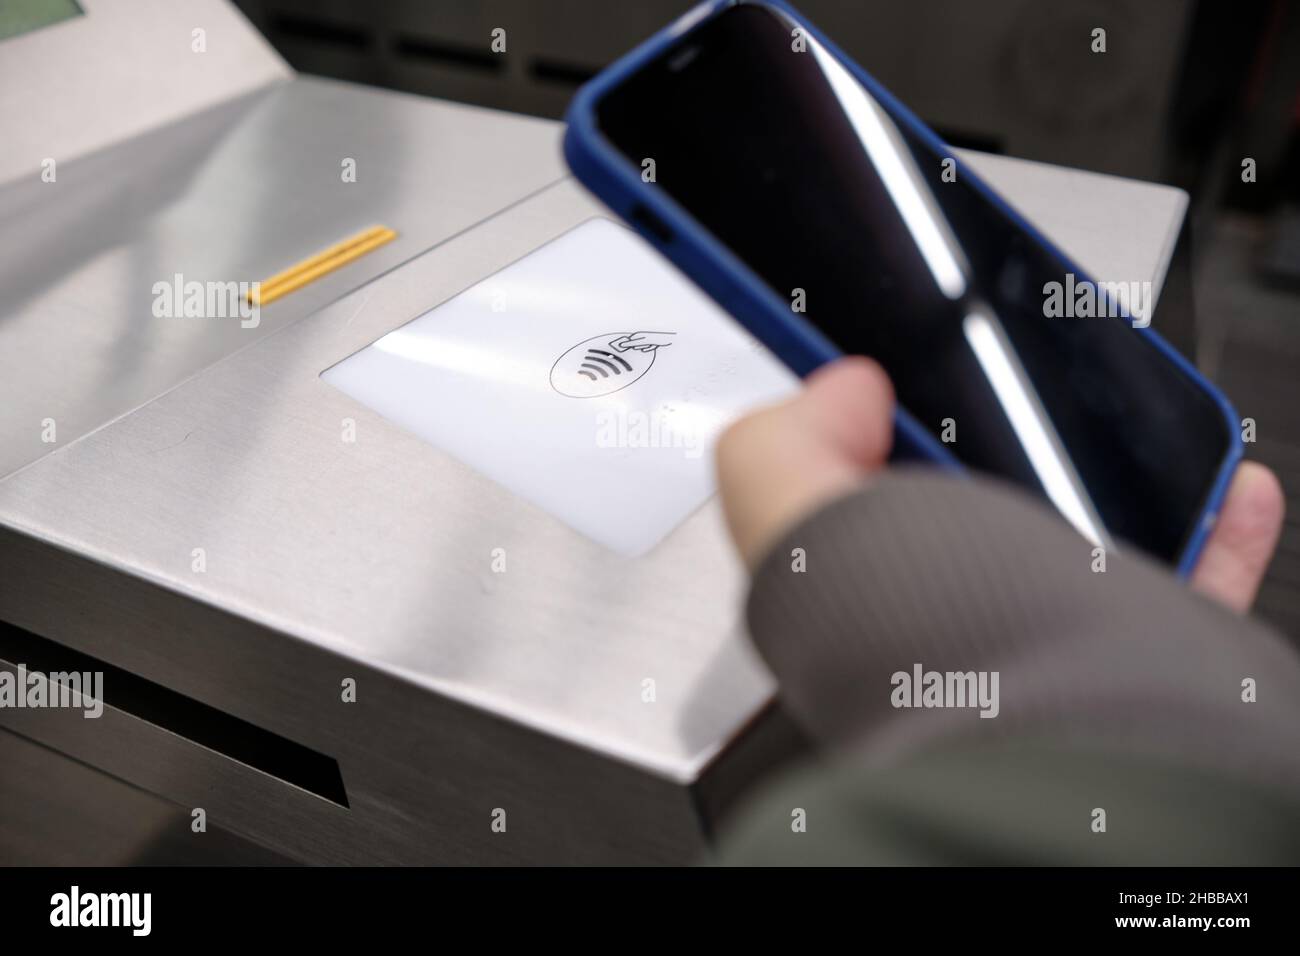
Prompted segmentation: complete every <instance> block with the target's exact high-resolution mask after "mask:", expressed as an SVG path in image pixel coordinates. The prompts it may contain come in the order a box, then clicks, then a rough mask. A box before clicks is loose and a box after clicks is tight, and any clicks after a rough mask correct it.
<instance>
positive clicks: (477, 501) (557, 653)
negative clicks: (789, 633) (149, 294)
mask: <svg viewBox="0 0 1300 956" xmlns="http://www.w3.org/2000/svg"><path fill="white" fill-rule="evenodd" d="M599 212H600V210H599V209H598V207H597V206H596V205H595V204H594V203H593V202H592V201H591V200H589V199H587V198H586V197H585V196H584V195H583V193H582V192H581V190H580V189H579V188H578V187H577V186H576V185H575V184H573V183H572V182H564V183H561V184H558V185H556V186H554V187H551V188H550V189H548V190H546V191H544V192H542V193H541V194H539V195H537V196H535V197H533V198H532V199H529V200H528V201H526V202H523V203H520V204H518V205H516V206H514V207H512V208H511V209H508V210H506V211H505V212H503V213H501V214H500V215H498V216H496V217H494V218H492V219H490V220H489V221H487V222H485V223H483V224H481V225H480V226H479V227H478V228H476V229H473V230H470V231H469V232H466V233H464V234H462V235H460V236H458V237H456V238H454V239H452V240H450V241H448V242H446V243H444V244H443V245H441V246H439V247H438V248H436V249H434V250H432V251H431V252H429V253H426V254H425V255H423V256H421V257H419V258H418V259H416V260H414V261H412V262H410V263H408V264H406V265H405V266H403V267H402V268H400V269H398V270H395V271H393V272H391V273H389V274H388V275H387V276H385V277H384V279H383V281H380V282H375V283H371V284H370V285H368V286H365V287H363V288H362V289H360V290H358V291H357V292H355V293H353V294H351V295H349V296H347V297H345V298H344V299H342V300H340V301H339V302H337V303H335V304H334V305H333V306H330V307H328V308H326V309H324V310H322V311H320V312H319V313H317V314H316V315H313V316H311V317H309V318H307V319H305V320H303V321H301V322H299V323H297V324H295V325H292V326H289V327H287V328H284V329H282V330H281V331H280V332H279V333H277V334H275V335H271V336H268V337H267V338H265V339H264V340H263V341H262V342H260V343H259V344H258V346H257V347H256V348H252V349H246V350H243V351H241V352H238V353H236V354H234V355H232V356H230V357H228V358H227V359H226V360H224V361H222V362H219V363H217V364H216V365H214V366H212V367H210V368H209V369H207V370H206V371H204V372H203V373H201V374H200V375H198V376H196V377H195V378H193V379H191V380H189V381H187V382H185V383H183V384H182V385H180V386H178V387H177V388H175V389H173V390H171V391H169V392H167V393H166V394H164V395H162V396H160V397H158V398H157V399H155V400H154V401H153V402H151V403H149V404H147V405H145V406H144V407H142V408H140V409H138V410H137V411H135V412H134V413H133V414H131V415H129V416H127V417H125V418H122V419H119V420H118V421H116V422H114V423H112V424H111V425H110V426H108V427H106V428H104V429H101V430H99V431H96V432H94V433H92V434H90V435H87V436H86V437H85V438H83V439H81V440H79V441H77V442H75V443H73V444H72V445H70V446H68V447H67V448H64V449H61V450H60V451H59V452H57V453H56V454H53V455H50V456H48V457H47V458H46V459H44V460H43V461H42V462H41V463H40V465H39V466H38V467H32V468H28V469H25V470H24V471H21V472H19V473H18V474H16V475H13V476H12V477H11V478H9V479H8V480H6V481H5V482H3V483H0V520H3V521H4V522H5V523H7V524H10V525H11V526H12V527H14V528H16V529H20V530H23V531H25V532H28V533H30V534H33V535H36V536H39V537H41V538H44V539H46V540H49V541H51V542H54V543H56V544H58V545H59V546H60V547H64V548H68V549H70V550H74V551H76V552H78V553H81V554H85V555H88V556H93V557H94V558H95V559H97V560H100V561H104V562H106V563H109V564H113V565H117V566H119V567H121V569H122V570H123V571H124V572H127V573H131V574H135V575H140V576H143V577H145V578H146V579H148V580H151V581H156V582H159V583H161V584H163V585H164V586H166V587H169V588H172V589H175V590H178V591H180V592H182V593H185V594H188V595H190V596H192V597H193V598H194V599H195V600H199V601H204V602H207V603H212V604H215V605H217V606H220V607H224V608H228V609H231V610H233V611H236V612H237V613H239V614H242V615H245V616H247V617H249V618H251V619H252V620H255V621H257V622H259V623H262V624H265V625H267V626H269V627H272V628H275V629H277V630H281V631H283V632H285V633H287V634H291V635H295V636H298V637H299V638H301V639H303V640H307V641H311V642H316V643H319V644H320V645H321V646H323V647H326V648H329V649H330V650H333V651H336V652H338V653H341V654H343V655H345V656H349V657H353V658H355V659H357V660H362V661H365V662H367V663H368V664H370V665H372V666H374V667H376V668H381V669H384V670H387V671H388V672H390V673H394V674H397V675H400V676H402V677H404V678H406V679H408V680H411V681H413V682H416V683H419V684H421V685H423V686H425V687H427V688H429V689H431V690H435V691H437V692H439V693H441V694H444V695H447V696H450V697H452V698H454V699H457V700H461V701H465V702H468V703H473V704H476V705H479V706H482V707H485V708H487V709H490V710H492V711H493V712H496V713H499V714H502V715H505V716H508V717H511V718H513V719H515V720H518V721H520V722H521V723H525V724H528V725H530V726H533V727H537V728H541V729H544V730H545V731H547V732H548V733H552V734H555V735H557V736H560V737H562V738H565V739H569V740H572V741H575V742H578V743H581V744H583V745H586V746H589V747H593V748H596V749H599V750H601V751H603V752H606V753H609V754H611V755H615V756H617V757H619V758H622V759H625V760H628V761H632V762H635V763H638V764H640V765H642V766H645V767H647V768H651V769H653V770H655V771H656V772H658V773H661V774H663V775H665V776H668V777H670V778H672V779H676V780H679V781H689V780H691V779H693V778H694V776H695V775H696V772H697V771H698V769H699V767H700V766H701V765H702V764H703V763H704V762H705V761H707V760H708V759H709V757H711V756H712V754H713V753H714V752H715V751H716V749H717V747H718V746H719V745H720V744H721V743H722V742H723V741H725V740H726V739H727V738H728V736H729V735H730V733H731V732H732V731H734V729H735V728H736V727H738V726H739V725H740V724H741V723H742V722H743V721H744V720H746V719H747V718H748V717H749V716H750V715H751V714H752V713H753V712H754V711H755V710H756V709H757V707H759V706H760V705H761V704H762V703H763V702H764V701H765V700H766V698H767V695H768V693H769V691H770V683H769V679H768V678H767V676H766V675H765V674H764V673H763V671H762V670H761V668H759V667H758V665H757V664H756V663H755V661H754V660H753V659H752V657H751V653H750V651H749V649H748V647H747V645H746V644H745V643H744V642H743V641H741V640H739V639H738V638H737V635H736V633H735V628H736V625H737V608H738V604H739V598H740V587H741V576H740V573H739V566H738V564H737V562H736V560H735V559H734V558H733V556H732V555H731V552H730V550H729V548H728V547H727V545H726V542H725V540H724V537H723V528H722V522H721V519H720V515H719V512H718V509H717V507H716V503H715V502H710V504H709V505H707V506H706V507H704V508H702V509H701V510H700V511H698V512H697V513H695V514H694V515H693V516H692V517H691V518H689V519H688V520H687V521H686V522H685V523H684V524H683V525H681V526H680V527H679V528H678V529H677V530H676V531H675V532H673V533H671V534H670V535H669V537H668V538H667V540H665V541H664V542H663V543H662V544H661V545H660V546H658V547H657V548H655V549H654V550H653V551H651V552H650V553H649V554H647V555H645V556H644V557H642V558H640V559H636V560H631V559H625V558H620V557H618V556H617V555H614V554H613V553H612V552H610V551H608V550H607V549H606V548H604V547H602V546H600V545H597V544H595V543H594V542H592V541H590V540H588V539H587V538H585V537H584V536H582V535H580V534H578V533H576V532H574V531H572V530H571V529H569V528H568V527H566V526H565V525H563V524H562V523H560V522H559V521H557V520H556V519H554V518H552V517H551V516H550V515H549V514H546V513H545V512H542V511H541V510H540V509H538V508H536V507H534V506H532V505H529V504H527V503H526V502H523V501H521V500H519V499H517V498H516V497H514V496H513V495H511V494H509V493H508V492H506V491H505V490H504V489H502V488H501V487H500V486H498V485H496V484H494V483H492V482H490V481H488V480H486V479H484V478H482V477H481V476H479V475H478V474H476V473H475V472H473V471H471V470H470V469H469V468H468V467H466V466H464V465H462V464H461V463H460V462H459V461H457V460H455V459H453V458H451V457H449V456H447V455H445V454H443V453H441V452H440V451H438V450H437V449H434V448H432V447H430V446H429V445H427V444H425V443H424V442H422V441H420V440H418V439H415V438H413V437H412V436H410V435H408V434H407V433H405V432H403V431H401V430H399V429H398V428H397V427H395V426H393V425H390V424H389V423H388V422H386V421H384V420H383V419H381V418H379V417H378V416H377V415H375V414H373V413H371V412H369V411H368V410H367V409H365V408H364V407H362V406H361V405H359V404H358V403H356V402H354V401H352V400H351V399H349V398H348V397H347V396H345V395H343V394H341V393H339V392H338V391H337V390H335V389H333V388H332V387H330V386H328V385H326V384H325V383H324V382H323V381H321V380H320V379H319V377H318V376H319V373H320V372H321V371H322V370H324V369H326V368H328V367H329V366H331V365H333V364H334V363H336V362H337V361H339V360H340V359H342V358H344V357H346V356H348V355H350V354H352V353H353V352H355V351H357V350H358V349H360V348H361V347H363V346H365V345H367V344H369V343H370V342H372V341H374V340H375V339H377V338H378V337H380V336H381V335H382V334H384V333H386V332H388V331H390V330H391V329H393V328H395V327H396V326H398V325H401V324H403V323H404V322H406V321H408V320H409V319H411V318H412V317H414V316H416V315H419V314H420V313H421V312H423V311H425V310H426V309H428V308H429V307H430V306H432V305H434V304H437V303H438V302H441V301H444V300H445V299H447V298H450V297H451V296H452V295H454V294H455V293H457V292H459V291H461V290H462V289H463V288H464V287H465V286H466V285H468V284H470V283H471V282H472V281H474V280H476V279H477V278H479V277H482V276H484V275H486V274H488V273H491V272H494V271H496V270H498V269H500V268H502V267H504V266H505V265H507V264H508V263H510V262H512V261H514V260H515V259H518V258H520V257H522V256H524V255H525V254H527V253H528V252H529V251H530V250H532V249H533V248H535V247H537V246H538V245H540V244H542V243H544V242H546V241H548V240H550V239H553V238H555V237H556V236H558V235H560V234H561V233H563V232H566V231H567V230H568V229H570V228H572V227H573V226H575V225H577V224H578V223H579V222H582V221H583V220H585V219H587V218H590V217H591V216H593V215H597V214H599ZM347 418H351V419H354V420H355V422H356V429H357V440H356V442H355V443H354V444H349V443H346V442H344V441H343V438H342V422H343V420H344V419H347ZM195 548H203V549H204V551H205V552H206V563H207V568H206V571H205V572H204V573H201V574H200V573H195V572H193V571H192V570H191V564H192V557H191V554H192V551H193V549H195ZM495 548H503V549H505V552H506V554H507V556H508V569H509V570H508V572H507V573H505V574H495V573H493V572H492V569H491V560H492V552H493V549H495ZM12 619H13V618H11V620H12ZM17 623H21V622H17ZM32 629H33V630H36V631H37V632H38V633H46V632H45V631H43V630H42V629H41V628H32ZM92 640H93V638H92ZM83 649H84V648H83ZM90 652H91V653H94V651H90ZM163 653H165V652H163ZM145 676H149V675H148V674H147V673H146V675H145ZM160 676H162V678H163V680H162V682H163V683H168V684H170V682H171V681H172V680H174V679H175V675H174V674H164V675H160ZM647 678H648V679H653V680H654V681H655V682H656V689H657V695H656V696H657V700H656V701H655V702H654V703H653V704H648V703H646V702H644V701H643V700H642V682H643V681H644V680H645V679H647ZM230 694H231V696H232V697H235V698H237V697H238V695H239V688H238V687H235V688H231V691H230Z"/></svg>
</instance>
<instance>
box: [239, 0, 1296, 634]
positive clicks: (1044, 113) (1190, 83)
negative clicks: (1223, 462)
mask: <svg viewBox="0 0 1300 956" xmlns="http://www.w3.org/2000/svg"><path fill="white" fill-rule="evenodd" d="M236 2H237V4H238V5H239V7H240V8H241V9H242V10H243V11H244V12H245V13H246V14H247V15H248V17H249V18H250V19H251V20H252V21H253V23H254V24H256V25H257V27H258V28H259V29H260V30H261V31H262V32H263V33H264V34H265V35H266V36H267V37H268V38H269V39H270V41H271V42H272V44H274V46H275V47H276V48H277V49H278V50H279V51H280V53H281V54H282V55H283V56H284V57H285V58H286V59H287V60H288V61H289V62H290V63H291V64H292V65H293V66H294V67H295V68H296V69H298V70H300V71H302V72H306V73H315V74H319V75H324V76H332V77H338V78H341V79H347V80H353V81H356V82H360V83H368V84H373V85H378V86H384V87H389V88H392V89H398V90H405V91H408V92H412V93H420V94H425V95H429V96H437V97H442V98H446V99H452V100H459V101H462V102H465V103H473V104H476V105H480V106H489V107H494V108H497V109H504V110H511V111H515V112H522V113H531V114H534V115H537V116H545V117H550V118H555V119H558V118H559V117H560V116H561V115H562V114H563V111H564V108H565V106H566V105H567V103H568V101H569V98H570V97H571V96H572V94H573V91H574V90H575V89H576V88H577V86H578V85H579V84H580V83H581V82H583V81H584V80H585V79H587V78H588V77H590V76H592V75H593V74H594V73H595V72H596V71H597V70H599V69H600V68H601V67H602V66H604V65H605V64H607V63H609V62H610V61H611V60H613V59H614V58H616V57H617V56H619V55H620V54H621V53H623V52H625V51H627V50H628V49H630V48H631V47H633V46H634V45H636V44H637V43H638V42H639V41H640V40H642V39H644V38H645V37H646V36H648V35H649V34H650V33H652V32H653V31H655V30H657V29H659V28H660V27H662V26H664V25H665V24H666V23H668V22H669V21H670V20H671V19H673V18H674V17H675V16H676V15H678V14H679V13H681V12H682V11H684V10H686V9H688V8H689V7H690V6H692V5H693V4H692V3H691V2H689V0H617V2H615V0H236ZM798 6H799V8H800V9H801V10H802V11H803V12H804V13H806V14H807V15H808V16H809V18H810V19H812V21H813V22H815V23H816V24H818V26H820V27H821V28H822V29H823V30H824V31H825V32H826V33H827V34H829V35H830V36H832V37H834V38H835V40H836V42H837V43H839V44H840V45H841V46H842V47H843V48H844V49H845V50H846V51H847V52H848V53H849V55H850V56H852V57H853V58H854V59H856V60H858V61H859V62H860V63H862V64H863V65H864V66H865V67H866V68H867V69H868V70H869V71H870V72H871V73H872V74H874V75H875V76H876V77H877V78H879V79H880V80H881V81H882V82H883V83H884V84H885V85H886V86H887V87H888V88H889V89H890V90H891V91H892V92H893V93H895V94H896V95H898V96H899V97H900V98H901V99H902V100H903V101H904V102H905V103H907V104H908V106H910V107H911V108H912V109H913V110H914V111H915V112H916V113H917V114H918V115H919V116H920V117H921V118H922V119H923V120H925V121H926V122H928V123H929V124H930V125H932V126H933V127H934V128H935V129H936V130H937V131H938V132H939V133H940V134H941V135H942V136H943V137H944V138H946V139H947V140H948V141H949V142H951V143H952V144H954V145H956V146H967V147H972V148H975V149H982V150H986V151H990V152H997V153H1004V154H1007V155H1011V156H1019V157H1024V158H1027V159H1035V160H1041V161H1044V162H1051V163H1059V164H1062V165H1067V166H1076V167H1081V168H1085V169H1091V170H1095V171H1099V172H1105V173H1112V174H1115V175H1120V176H1129V177H1134V178H1138V179H1148V180H1153V181H1158V182H1165V183H1170V184H1173V185H1176V186H1180V187H1182V188H1183V189H1186V190H1187V191H1188V192H1189V193H1190V195H1191V198H1192V206H1191V212H1190V220H1189V222H1190V225H1189V232H1188V237H1187V238H1188V255H1187V262H1188V265H1189V269H1188V272H1189V278H1187V282H1188V285H1189V294H1191V293H1192V292H1194V300H1195V309H1194V310H1188V311H1187V316H1188V318H1187V328H1186V329H1185V330H1179V334H1173V335H1171V336H1170V337H1171V338H1172V339H1174V340H1175V341H1176V343H1177V344H1179V345H1180V346H1181V347H1182V348H1183V349H1184V350H1185V351H1186V352H1188V353H1189V354H1190V355H1191V357H1193V359H1194V360H1195V361H1196V363H1197V365H1198V366H1200V368H1201V369H1202V371H1204V372H1205V373H1206V374H1207V375H1208V376H1209V377H1210V378H1212V379H1214V380H1216V381H1217V382H1218V383H1219V384H1220V385H1221V386H1222V387H1223V388H1224V390H1225V391H1226V392H1227V394H1228V395H1229V396H1230V397H1231V399H1232V400H1233V402H1234V403H1235V404H1236V406H1237V409H1238V411H1239V412H1240V413H1241V414H1242V415H1243V416H1248V417H1251V418H1254V419H1255V420H1256V423H1257V429H1258V432H1257V435H1258V441H1257V442H1256V444H1255V445H1253V446H1251V447H1250V448H1249V449H1248V454H1249V455H1250V456H1251V457H1254V458H1257V459H1259V460H1261V461H1264V462H1265V463H1266V464H1268V465H1270V466H1271V467H1272V468H1273V469H1274V470H1275V471H1276V472H1277V473H1278V475H1279V477H1280V478H1281V479H1282V483H1283V487H1284V488H1286V490H1287V495H1288V503H1289V506H1290V507H1289V516H1288V523H1287V528H1286V531H1285V532H1284V535H1283V540H1282V543H1281V547H1280V549H1279V552H1278V555H1277V558H1276V560H1275V562H1274V565H1273V568H1272V570H1271V572H1270V574H1269V577H1268V580H1267V581H1266V583H1265V586H1264V589H1263V591H1262V592H1261V594H1260V598H1259V603H1258V611H1259V613H1260V614H1261V615H1262V616H1263V617H1265V618H1268V619H1270V620H1272V621H1273V622H1275V623H1276V624H1278V625H1280V626H1281V627H1282V628H1283V629H1284V630H1286V631H1287V632H1288V633H1290V634H1291V635H1292V636H1293V637H1297V638H1300V387H1298V386H1300V184H1298V182H1297V174H1298V173H1300V0H1238V2H1233V0H1200V2H1186V0H1057V2H1051V3H1047V2H1042V0H888V2H887V0H859V2H850V0H802V2H800V3H798ZM497 27H501V28H504V29H505V30H506V41H507V49H506V52H505V53H504V54H494V53H493V52H491V49H490V46H489V44H490V38H491V32H492V30H493V29H495V28H497ZM1095 27H1103V28H1105V30H1106V32H1107V37H1106V39H1107V52H1106V53H1105V54H1094V53H1093V52H1091V50H1090V41H1091V32H1092V30H1093V29H1094V28H1095ZM1247 157H1250V158H1253V159H1254V160H1255V161H1256V164H1257V181H1256V182H1254V183H1249V184H1247V183H1243V182H1242V181H1241V164H1242V160H1243V159H1244V158H1247ZM1174 282H1175V276H1174V274H1173V273H1171V276H1170V280H1169V284H1168V285H1167V287H1166V290H1165V297H1166V298H1169V297H1170V296H1171V295H1172V294H1173V293H1174V289H1173V283H1174ZM1193 316H1194V319H1193ZM1162 328H1164V329H1165V330H1166V332H1169V331H1170V330H1169V328H1168V326H1167V325H1166V326H1163V327H1162ZM1184 331H1185V333H1186V334H1185V335H1183V334H1181V332H1184Z"/></svg>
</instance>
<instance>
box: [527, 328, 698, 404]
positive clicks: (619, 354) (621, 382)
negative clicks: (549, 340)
mask: <svg viewBox="0 0 1300 956" xmlns="http://www.w3.org/2000/svg"><path fill="white" fill-rule="evenodd" d="M676 334H677V333H676V332H606V333H605V334H604V335H597V336H595V337H594V338H590V339H584V340H583V341H581V342H579V343H578V344H577V345H575V346H573V347H572V348H571V349H569V350H568V351H566V352H565V353H564V354H563V355H561V356H560V357H559V358H558V359H556V360H555V364H554V365H552V366H551V388H553V389H555V390H556V391H557V392H559V393H560V394H561V395H567V396H568V397H569V398H598V397H600V396H601V395H609V394H610V393H612V392H617V391H618V390H619V389H621V388H627V387H628V386H629V385H631V384H632V383H633V382H635V381H637V380H638V379H639V378H641V376H643V375H644V374H645V373H646V372H648V371H650V367H651V366H652V365H654V363H655V355H656V353H658V351H659V350H660V349H662V348H667V347H668V346H669V345H672V344H673V336H674V335H676Z"/></svg>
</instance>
